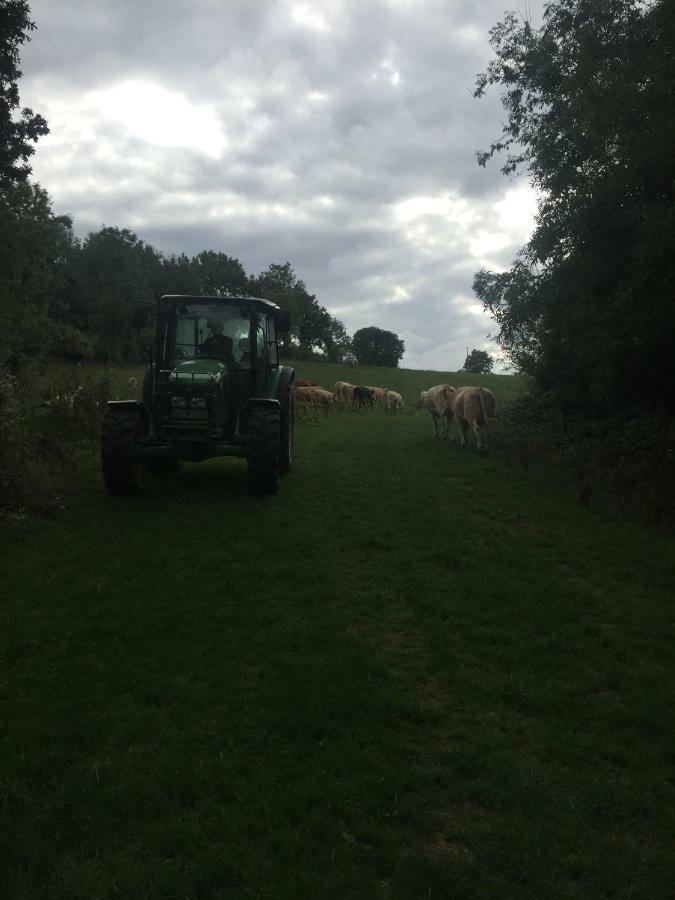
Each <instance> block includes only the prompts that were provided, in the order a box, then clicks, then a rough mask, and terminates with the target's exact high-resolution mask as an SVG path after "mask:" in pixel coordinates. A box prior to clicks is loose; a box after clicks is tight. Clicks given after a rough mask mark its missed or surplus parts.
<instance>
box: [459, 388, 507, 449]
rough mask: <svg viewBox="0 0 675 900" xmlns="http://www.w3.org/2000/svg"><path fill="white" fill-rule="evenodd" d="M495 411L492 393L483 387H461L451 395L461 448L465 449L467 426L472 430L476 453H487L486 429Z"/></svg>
mask: <svg viewBox="0 0 675 900" xmlns="http://www.w3.org/2000/svg"><path fill="white" fill-rule="evenodd" d="M496 411H497V401H496V400H495V395H494V394H493V393H492V391H489V390H488V389H487V388H484V387H468V386H467V387H461V388H457V390H456V391H455V392H454V394H453V395H452V412H453V414H454V416H455V418H456V419H457V424H458V425H459V430H460V434H461V443H462V447H466V435H467V432H468V430H469V426H470V427H471V428H473V430H474V432H475V435H476V441H477V443H478V452H479V453H487V448H488V429H489V427H490V424H491V422H492V420H493V419H494V417H495V413H496Z"/></svg>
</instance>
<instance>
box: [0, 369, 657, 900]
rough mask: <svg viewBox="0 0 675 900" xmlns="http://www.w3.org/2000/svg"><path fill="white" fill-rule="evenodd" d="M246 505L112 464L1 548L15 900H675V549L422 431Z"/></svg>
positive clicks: (383, 432)
mask: <svg viewBox="0 0 675 900" xmlns="http://www.w3.org/2000/svg"><path fill="white" fill-rule="evenodd" d="M298 369H299V372H298V374H299V376H300V377H307V378H309V379H310V380H316V381H321V382H322V383H326V382H327V381H328V382H330V380H331V379H330V378H328V379H327V378H313V377H312V374H311V369H310V367H309V366H307V367H305V366H299V367H298ZM374 371H375V372H380V374H381V371H382V370H374ZM431 374H432V375H433V376H434V377H432V378H431V379H426V381H425V383H426V386H429V385H430V384H434V383H439V382H440V381H443V380H444V377H443V376H442V373H431ZM394 377H397V373H392V378H394ZM411 377H412V376H411ZM414 377H415V378H416V379H418V378H419V379H420V383H421V384H422V387H424V386H425V384H424V383H422V380H423V376H421V375H415V376H414ZM424 377H425V378H426V375H425V376H424ZM331 378H332V375H331ZM359 380H360V381H366V383H372V384H381V383H382V380H383V379H382V378H372V379H371V378H370V377H367V378H363V379H359ZM507 380H508V379H503V382H506V381H507ZM427 382H428V383H427ZM450 383H455V382H453V381H452V380H451V381H450ZM499 383H500V382H496V384H499ZM401 385H402V386H404V387H405V390H404V391H402V393H404V396H408V397H413V398H414V395H415V392H416V391H417V381H416V383H415V384H414V385H412V384H408V382H407V381H404V380H403V381H401V382H399V383H398V384H397V383H389V379H387V383H386V384H385V385H383V386H387V387H393V388H395V389H399V386H401ZM495 392H496V391H495ZM498 397H499V394H498ZM245 483H246V476H245V468H244V466H243V465H242V464H241V462H239V461H235V460H222V461H214V462H210V463H204V464H201V465H195V466H186V467H185V468H184V469H183V471H182V472H181V473H180V474H179V475H178V476H177V477H176V478H175V479H170V480H166V481H164V480H158V481H156V482H155V483H154V484H153V485H152V486H151V490H150V491H149V493H148V494H147V495H146V496H145V497H143V498H128V499H111V498H109V497H107V496H105V495H104V493H103V490H102V485H101V479H100V475H99V472H98V469H97V464H96V460H95V458H94V457H93V454H92V456H91V457H88V458H85V459H83V461H82V463H81V468H80V469H79V471H78V482H77V490H76V492H74V493H73V496H72V498H71V499H70V501H69V502H68V504H67V507H68V508H67V509H64V510H61V511H60V512H59V513H58V515H57V516H56V517H55V518H54V519H52V520H41V521H36V522H33V523H30V524H28V525H26V528H25V530H24V531H23V532H17V531H16V530H15V531H14V532H12V533H10V534H8V535H7V536H6V538H5V539H4V546H1V547H0V553H2V559H3V568H2V582H1V584H2V593H3V602H2V605H1V615H2V620H1V628H0V652H1V654H2V665H1V669H0V671H1V672H2V678H1V680H0V721H2V723H3V729H2V737H1V742H0V784H1V790H0V797H1V798H2V802H1V804H0V834H2V840H1V841H0V854H1V856H0V872H1V873H2V884H3V888H2V891H0V893H2V894H3V896H7V897H8V898H14V897H16V898H31V900H32V898H43V897H54V898H61V897H77V898H92V897H96V898H113V897H115V898H117V897H125V898H126V897H132V898H141V897H143V898H145V897H148V898H198V897H213V898H220V897H228V898H229V897H244V898H287V897H288V898H296V897H312V898H314V897H326V898H335V897H350V898H352V897H355V898H360V897H363V898H377V897H383V898H396V900H410V898H420V900H422V898H446V897H453V898H454V897H459V898H464V897H467V898H473V897H476V898H478V897H480V898H496V897H499V898H523V897H546V898H549V897H551V898H552V897H578V898H587V897H594V898H595V897H631V898H659V897H664V898H665V897H670V896H672V885H673V883H674V879H675V866H674V865H673V855H672V840H673V836H674V833H675V812H674V811H675V785H674V782H673V768H672V766H673V761H674V757H673V747H674V746H675V733H674V731H675V729H674V727H673V717H672V714H671V713H672V674H673V650H672V647H673V642H672V639H673V630H672V596H673V586H674V585H675V556H674V554H673V552H672V549H673V548H672V542H670V541H669V540H668V539H667V538H666V537H664V536H660V535H658V534H655V533H653V532H650V531H645V530H640V529H638V528H634V527H629V526H622V525H617V524H615V523H611V522H608V521H605V520H603V519H602V518H600V517H599V516H594V515H592V514H589V513H588V512H586V511H585V510H583V509H581V508H580V507H579V506H578V505H576V504H574V503H573V502H572V501H571V500H570V499H569V498H567V497H566V496H564V495H561V494H556V493H553V492H548V491H542V490H540V489H539V488H538V487H537V486H536V485H535V484H533V483H532V482H531V481H530V480H528V479H527V477H526V476H525V475H524V474H523V473H522V472H521V471H520V470H513V469H511V470H509V469H507V468H506V467H505V465H504V463H503V461H502V460H501V459H499V458H498V457H497V458H487V459H483V458H480V457H479V456H478V454H477V453H476V452H475V449H474V448H473V447H472V448H471V449H470V450H468V451H461V450H460V448H459V447H458V446H457V444H456V443H451V442H441V441H435V440H433V438H432V437H431V425H430V422H429V421H428V420H427V417H425V416H424V415H423V414H422V413H412V412H411V413H409V414H408V415H399V416H396V417H394V416H387V415H385V414H384V413H383V412H381V411H368V412H364V413H356V412H347V413H342V414H337V415H334V416H328V417H320V418H319V420H318V421H316V422H306V423H302V424H301V425H299V427H298V429H297V457H296V463H295V467H294V471H293V472H292V473H291V474H290V475H289V476H287V477H286V478H284V479H283V481H282V485H281V488H280V491H279V493H278V494H277V495H276V496H274V497H271V498H264V499H261V498H255V497H249V496H247V495H246V494H245Z"/></svg>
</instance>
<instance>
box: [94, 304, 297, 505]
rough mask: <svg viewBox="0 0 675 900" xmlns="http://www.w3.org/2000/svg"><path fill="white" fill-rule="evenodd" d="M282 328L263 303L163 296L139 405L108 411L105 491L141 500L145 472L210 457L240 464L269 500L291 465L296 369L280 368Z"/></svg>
mask: <svg viewBox="0 0 675 900" xmlns="http://www.w3.org/2000/svg"><path fill="white" fill-rule="evenodd" d="M142 318H143V316H142V315H141V316H140V317H138V316H137V319H136V321H137V324H142V322H141V319H142ZM288 328H289V323H288V313H284V312H282V311H281V309H280V308H279V307H278V306H277V305H276V304H275V303H271V302H270V301H269V300H261V299H259V298H254V297H195V296H183V295H165V296H163V297H161V298H160V299H159V300H158V302H157V332H156V336H155V342H154V347H153V353H152V363H151V365H150V366H149V368H148V370H147V371H146V373H145V378H144V381H143V394H142V400H112V401H110V402H109V403H107V404H106V411H105V419H104V421H103V432H102V435H101V464H102V468H103V480H104V482H105V487H106V490H107V491H108V493H109V494H133V493H138V492H140V491H141V490H142V489H143V484H144V480H145V473H146V471H147V470H150V471H170V470H172V469H174V468H176V467H177V465H178V462H179V461H180V460H188V461H191V462H200V461H201V460H205V459H210V458H212V457H214V456H240V457H243V458H245V459H246V460H247V461H248V486H249V490H250V491H251V492H252V493H256V494H271V493H274V492H275V491H276V490H277V487H278V484H279V475H280V474H284V473H286V472H288V470H289V469H290V467H291V462H292V459H293V425H294V397H295V393H294V381H295V372H294V370H293V369H291V368H288V367H287V366H280V365H279V348H278V342H277V335H278V334H280V333H283V332H285V331H288Z"/></svg>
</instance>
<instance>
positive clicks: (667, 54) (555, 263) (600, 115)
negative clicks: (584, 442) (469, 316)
mask: <svg viewBox="0 0 675 900" xmlns="http://www.w3.org/2000/svg"><path fill="white" fill-rule="evenodd" d="M490 34H491V43H492V46H493V48H494V51H495V58H494V59H493V60H492V62H491V63H490V64H489V66H488V68H487V71H486V72H485V73H484V74H482V75H480V76H479V78H478V81H477V86H476V91H475V94H476V96H478V97H479V96H481V95H482V94H483V93H484V92H485V91H486V90H487V89H488V88H489V86H490V85H494V84H499V85H500V86H501V88H502V103H503V105H504V109H505V111H506V116H507V118H506V122H505V123H504V126H503V131H502V135H501V137H500V138H499V139H498V140H496V141H495V142H493V143H492V145H491V146H490V147H489V149H488V150H486V151H482V152H480V153H479V154H478V161H479V163H480V164H481V165H485V164H487V162H488V161H489V160H490V159H491V158H492V157H493V156H494V155H495V154H500V153H504V152H505V153H506V160H505V162H504V165H503V168H502V171H503V172H504V173H505V174H513V173H515V172H520V171H523V170H525V171H527V172H528V173H529V175H530V177H531V179H532V181H533V184H534V186H535V187H536V188H537V190H538V192H539V194H540V201H539V211H538V216H537V219H536V227H535V230H534V233H533V235H532V238H531V239H530V241H529V242H528V244H527V245H526V246H525V247H524V248H523V249H522V250H521V252H520V254H519V257H518V259H517V260H516V261H515V263H514V265H513V266H512V268H511V270H510V271H507V272H503V273H494V272H490V271H487V270H484V269H483V270H481V271H479V272H478V273H476V276H475V279H474V290H475V291H476V294H477V295H478V297H479V298H480V299H481V300H482V302H483V304H484V306H485V308H486V309H487V310H489V311H490V312H491V313H492V315H493V316H494V318H495V320H496V321H497V323H498V325H499V328H500V331H499V335H498V338H499V340H500V343H501V344H502V346H503V348H504V349H505V351H506V352H507V354H508V356H509V357H510V359H511V361H512V362H513V363H514V365H515V367H516V369H517V370H519V371H522V372H525V373H527V374H531V375H534V376H535V378H536V380H537V383H538V384H539V385H540V387H541V388H543V389H544V390H545V391H548V392H549V393H550V394H551V395H555V396H557V397H558V399H559V401H560V402H562V403H563V404H582V405H587V406H594V407H598V408H610V409H622V408H626V407H629V406H631V405H638V404H639V405H645V404H648V405H658V404H662V405H666V406H668V407H669V408H670V409H671V410H672V409H675V371H674V365H675V362H674V361H675V305H674V304H673V300H672V297H673V289H674V287H675V255H674V254H673V253H672V236H673V234H674V233H675V213H674V207H673V200H674V198H675V182H674V180H673V164H672V148H673V146H675V103H673V98H674V97H675V52H674V51H675V39H674V38H675V16H673V15H672V5H671V4H669V3H668V2H666V0H657V2H655V3H653V4H651V5H646V4H644V3H641V2H638V0H554V2H550V3H549V4H548V5H547V6H546V9H545V13H544V21H543V24H542V26H541V28H540V29H538V30H535V29H534V28H533V27H532V26H531V24H530V23H529V22H528V21H524V20H522V19H520V18H518V17H517V16H516V15H515V14H513V13H511V14H508V15H507V16H506V17H505V18H504V20H503V21H502V22H500V23H498V24H497V25H495V26H494V28H493V29H492V30H491V32H490Z"/></svg>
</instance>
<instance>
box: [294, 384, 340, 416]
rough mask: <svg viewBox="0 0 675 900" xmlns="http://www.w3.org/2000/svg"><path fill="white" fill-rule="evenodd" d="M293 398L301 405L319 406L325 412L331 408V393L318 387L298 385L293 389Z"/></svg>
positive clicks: (315, 407)
mask: <svg viewBox="0 0 675 900" xmlns="http://www.w3.org/2000/svg"><path fill="white" fill-rule="evenodd" d="M295 398H296V400H297V401H298V403H301V404H302V405H303V406H311V407H312V408H313V409H318V408H319V407H321V408H322V409H323V410H324V411H325V412H328V410H330V409H333V395H332V394H331V392H330V391H325V390H324V389H323V388H320V387H314V386H312V387H299V388H296V389H295Z"/></svg>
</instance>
